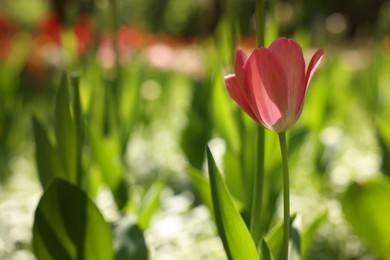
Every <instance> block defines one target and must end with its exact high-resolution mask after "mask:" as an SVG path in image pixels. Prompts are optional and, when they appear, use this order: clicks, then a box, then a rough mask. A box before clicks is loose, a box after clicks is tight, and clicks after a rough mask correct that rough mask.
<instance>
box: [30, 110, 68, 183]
mask: <svg viewBox="0 0 390 260" xmlns="http://www.w3.org/2000/svg"><path fill="white" fill-rule="evenodd" d="M32 121H33V128H34V138H35V158H36V163H37V168H38V176H39V181H40V182H41V184H42V187H46V185H47V184H48V183H49V182H50V181H51V180H52V179H53V178H54V177H55V176H62V177H65V176H64V173H63V170H62V168H61V162H60V160H59V157H58V153H57V150H56V148H55V145H54V144H53V143H52V142H51V141H50V139H49V136H48V133H47V131H46V130H45V128H44V127H43V126H42V124H41V123H40V122H39V120H38V119H37V118H36V117H34V116H33V118H32Z"/></svg>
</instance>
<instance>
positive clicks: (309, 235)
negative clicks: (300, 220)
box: [301, 210, 328, 258]
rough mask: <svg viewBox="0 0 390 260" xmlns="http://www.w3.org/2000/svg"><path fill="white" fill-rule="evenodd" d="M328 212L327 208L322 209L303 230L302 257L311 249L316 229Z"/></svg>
mask: <svg viewBox="0 0 390 260" xmlns="http://www.w3.org/2000/svg"><path fill="white" fill-rule="evenodd" d="M327 217H328V212H327V211H326V210H322V211H321V212H319V213H318V214H317V215H316V216H315V218H314V219H313V220H312V221H311V222H310V223H309V224H307V225H306V227H305V229H304V230H303V231H302V236H301V242H302V243H301V250H302V257H303V258H304V257H305V256H306V254H307V253H308V251H309V249H310V245H311V242H312V240H313V237H314V234H315V231H316V230H317V228H318V227H319V226H320V225H321V224H322V223H323V222H324V221H325V220H326V219H327Z"/></svg>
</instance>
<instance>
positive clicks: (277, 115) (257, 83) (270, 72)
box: [244, 48, 288, 131]
mask: <svg viewBox="0 0 390 260" xmlns="http://www.w3.org/2000/svg"><path fill="white" fill-rule="evenodd" d="M244 69H245V72H246V75H245V76H246V77H245V81H246V85H247V86H249V87H251V88H252V89H251V90H250V92H249V93H250V94H251V96H250V99H253V100H255V105H256V110H254V111H253V112H254V113H255V114H256V115H259V116H258V118H259V119H260V121H261V123H262V125H263V126H264V127H266V128H268V129H271V130H275V131H278V130H279V129H280V125H284V122H280V120H281V119H283V117H284V115H285V114H286V113H287V112H288V111H287V108H288V107H287V102H288V92H287V78H286V75H285V73H284V70H283V69H282V67H281V65H280V64H279V62H278V61H277V59H276V58H275V56H274V55H273V54H272V53H271V52H270V51H269V50H267V49H266V48H258V49H255V50H254V51H253V52H252V54H251V55H250V57H249V59H248V61H247V63H246V64H245V66H244Z"/></svg>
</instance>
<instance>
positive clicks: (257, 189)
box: [249, 0, 265, 245]
mask: <svg viewBox="0 0 390 260" xmlns="http://www.w3.org/2000/svg"><path fill="white" fill-rule="evenodd" d="M264 23H265V0H256V41H257V47H262V46H264V38H265V34H264ZM264 146H265V134H264V128H263V127H262V126H257V164H256V172H255V174H254V177H253V189H252V208H251V215H250V226H249V229H250V232H251V234H252V237H253V240H254V242H255V244H256V245H257V244H258V243H259V241H260V238H261V223H262V206H263V186H264V156H265V154H264Z"/></svg>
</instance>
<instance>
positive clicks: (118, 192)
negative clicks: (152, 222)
mask: <svg viewBox="0 0 390 260" xmlns="http://www.w3.org/2000/svg"><path fill="white" fill-rule="evenodd" d="M88 138H89V143H90V145H91V151H92V155H93V157H94V158H95V161H96V162H97V164H98V166H99V167H100V170H101V173H102V176H103V180H104V182H105V183H106V184H107V185H108V186H109V187H110V190H111V192H112V193H113V195H114V198H115V201H116V203H117V205H118V206H119V208H123V207H124V206H125V204H126V203H127V201H128V194H127V191H128V187H127V186H128V184H127V182H126V180H125V178H124V168H123V165H122V162H121V158H120V157H121V155H120V148H119V145H118V142H117V140H116V139H115V138H114V137H103V136H101V135H100V134H99V131H98V128H97V127H93V124H90V125H89V127H88Z"/></svg>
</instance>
